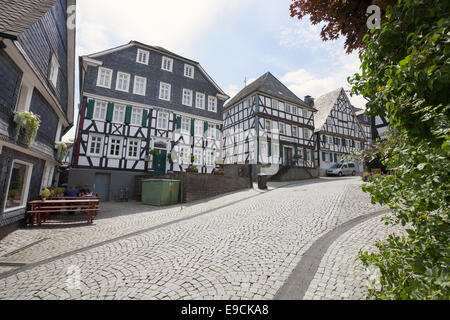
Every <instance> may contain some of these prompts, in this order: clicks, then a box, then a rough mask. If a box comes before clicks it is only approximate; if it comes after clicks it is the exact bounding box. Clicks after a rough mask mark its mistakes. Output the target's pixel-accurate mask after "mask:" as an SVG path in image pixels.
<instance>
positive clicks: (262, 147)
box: [259, 141, 268, 157]
mask: <svg viewBox="0 0 450 320" xmlns="http://www.w3.org/2000/svg"><path fill="white" fill-rule="evenodd" d="M259 151H260V153H261V156H263V157H267V155H268V149H267V142H265V141H261V143H260V150H259Z"/></svg>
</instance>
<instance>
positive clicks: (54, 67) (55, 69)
mask: <svg viewBox="0 0 450 320" xmlns="http://www.w3.org/2000/svg"><path fill="white" fill-rule="evenodd" d="M58 74H59V63H58V59H56V56H55V55H53V56H52V61H51V64H50V74H49V77H48V78H49V80H50V82H51V83H52V84H53V86H54V87H55V88H56V84H57V83H58Z"/></svg>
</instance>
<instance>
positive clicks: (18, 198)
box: [5, 160, 32, 210]
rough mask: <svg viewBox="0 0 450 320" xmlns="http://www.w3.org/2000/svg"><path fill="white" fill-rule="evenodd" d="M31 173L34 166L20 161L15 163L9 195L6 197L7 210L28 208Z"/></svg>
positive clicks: (13, 164)
mask: <svg viewBox="0 0 450 320" xmlns="http://www.w3.org/2000/svg"><path fill="white" fill-rule="evenodd" d="M31 171H32V165H30V164H27V163H25V162H21V161H18V160H14V161H13V163H12V168H11V174H10V177H9V186H8V189H7V190H8V194H7V195H6V197H5V198H6V199H7V200H6V201H5V210H7V209H13V208H17V207H23V206H26V204H27V198H28V188H29V184H30V179H31Z"/></svg>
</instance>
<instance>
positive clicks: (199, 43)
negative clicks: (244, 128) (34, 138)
mask: <svg viewBox="0 0 450 320" xmlns="http://www.w3.org/2000/svg"><path fill="white" fill-rule="evenodd" d="M290 3H291V1H290V0H190V1H185V0H183V1H181V0H171V1H163V0H127V1H123V0H95V1H92V0H78V1H77V55H85V54H91V53H95V52H98V51H102V50H105V49H108V48H112V47H115V46H119V45H122V44H125V43H128V42H129V41H130V40H137V41H140V42H143V43H146V44H149V45H155V46H161V47H164V48H166V49H168V50H170V51H173V52H175V53H177V54H180V55H182V56H185V57H186V58H190V59H193V60H196V61H198V62H200V64H201V65H202V66H203V68H204V69H205V70H206V71H207V72H208V74H209V75H210V76H211V77H212V78H213V79H214V80H215V81H216V82H217V83H218V84H219V86H220V87H221V88H222V89H223V90H224V91H225V92H226V93H227V94H228V95H230V96H233V95H234V94H236V93H237V92H238V91H239V90H241V89H242V88H243V87H244V79H245V78H247V84H248V83H249V82H251V81H252V80H254V79H256V78H258V77H259V76H261V75H262V74H264V73H265V72H267V71H270V72H271V73H272V74H274V75H275V76H276V77H277V78H278V79H280V80H281V81H282V82H283V83H284V84H285V85H286V86H288V87H289V88H290V89H291V90H292V91H293V92H294V93H295V94H297V95H298V96H299V97H300V98H303V97H304V96H305V95H311V96H313V97H318V96H320V95H322V94H325V93H327V92H329V91H332V90H335V89H337V88H339V87H344V88H346V89H349V86H348V84H347V81H346V78H347V77H348V76H350V75H352V74H353V73H355V72H358V68H359V59H358V57H357V54H356V53H354V54H351V55H348V54H346V53H345V50H344V47H343V41H342V39H339V40H337V41H333V42H330V41H328V42H323V41H322V40H321V39H320V26H312V25H311V23H310V22H309V19H304V20H302V21H299V20H298V19H296V18H291V17H290V15H289V13H290V12H289V5H290ZM77 71H78V66H77ZM77 76H78V75H77ZM76 83H78V82H76ZM76 90H77V93H78V86H77V88H76ZM76 96H77V100H78V94H77V95H76ZM350 99H351V101H352V103H353V104H354V105H355V106H357V107H360V108H361V107H364V99H362V98H360V97H353V98H350ZM77 103H78V101H77ZM76 116H77V115H76ZM74 132H75V130H71V131H70V132H69V134H68V135H66V139H68V138H72V137H73V135H74Z"/></svg>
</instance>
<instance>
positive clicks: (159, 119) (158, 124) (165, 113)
mask: <svg viewBox="0 0 450 320" xmlns="http://www.w3.org/2000/svg"><path fill="white" fill-rule="evenodd" d="M162 115H165V118H166V127H161V122H160V121H161V118H162V117H161V116H162ZM156 129H158V130H168V129H169V114H168V113H167V112H158V119H157V121H156Z"/></svg>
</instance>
